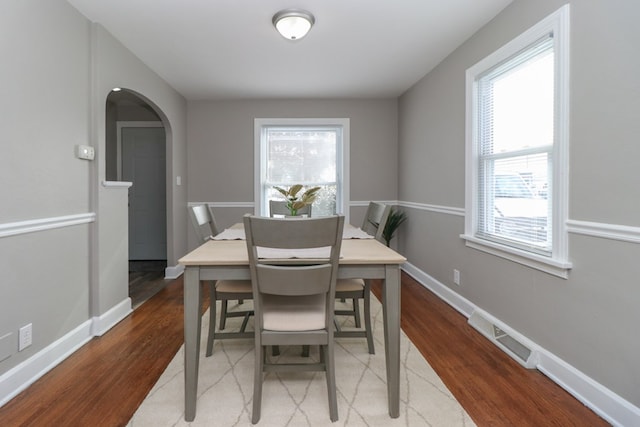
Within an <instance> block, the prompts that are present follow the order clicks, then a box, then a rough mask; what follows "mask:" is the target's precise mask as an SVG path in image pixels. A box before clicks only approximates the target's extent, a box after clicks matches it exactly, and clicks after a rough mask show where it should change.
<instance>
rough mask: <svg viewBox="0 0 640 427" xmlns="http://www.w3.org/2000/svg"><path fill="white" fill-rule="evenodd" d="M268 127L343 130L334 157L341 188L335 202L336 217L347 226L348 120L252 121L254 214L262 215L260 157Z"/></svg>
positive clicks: (264, 119)
mask: <svg viewBox="0 0 640 427" xmlns="http://www.w3.org/2000/svg"><path fill="white" fill-rule="evenodd" d="M267 126H292V127H295V126H331V127H339V128H341V129H342V150H341V151H340V153H337V154H338V156H337V158H336V161H337V163H338V164H337V165H336V174H337V177H336V178H337V182H338V185H342V189H341V191H339V192H338V198H339V200H336V213H339V214H342V215H344V217H345V221H346V222H347V223H348V222H349V202H350V198H349V197H350V195H349V188H350V183H349V164H350V161H349V153H350V120H349V118H256V119H254V126H253V131H254V152H253V153H254V155H253V157H254V201H255V203H254V213H255V215H265V214H266V211H265V212H263V207H264V206H266V204H265V201H264V200H263V199H262V180H263V178H264V176H263V172H264V171H262V168H261V165H262V160H263V158H262V157H263V156H264V155H265V152H264V150H263V149H262V148H263V147H262V131H263V129H264V128H265V127H267Z"/></svg>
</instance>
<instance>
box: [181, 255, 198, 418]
mask: <svg viewBox="0 0 640 427" xmlns="http://www.w3.org/2000/svg"><path fill="white" fill-rule="evenodd" d="M201 307H202V295H201V291H200V269H199V268H198V267H187V268H186V270H185V273H184V419H185V421H193V419H194V418H195V417H196V399H197V395H198V366H199V364H200V328H201V324H200V323H201V318H200V308H201Z"/></svg>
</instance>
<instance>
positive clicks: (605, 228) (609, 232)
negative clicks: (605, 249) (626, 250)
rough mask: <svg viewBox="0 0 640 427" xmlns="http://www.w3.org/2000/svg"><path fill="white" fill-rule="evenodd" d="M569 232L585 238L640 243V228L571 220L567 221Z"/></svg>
mask: <svg viewBox="0 0 640 427" xmlns="http://www.w3.org/2000/svg"><path fill="white" fill-rule="evenodd" d="M567 230H568V231H569V233H574V234H582V235H585V236H591V237H602V238H605V239H611V240H620V241H623V242H630V243H640V227H632V226H628V225H620V224H607V223H602V222H590V221H578V220H572V219H570V220H568V221H567Z"/></svg>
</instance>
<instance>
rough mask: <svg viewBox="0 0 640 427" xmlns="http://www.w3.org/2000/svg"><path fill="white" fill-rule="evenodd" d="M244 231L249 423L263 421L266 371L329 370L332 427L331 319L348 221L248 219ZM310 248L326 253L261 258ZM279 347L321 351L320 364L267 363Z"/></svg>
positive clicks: (335, 410) (334, 410) (334, 413)
mask: <svg viewBox="0 0 640 427" xmlns="http://www.w3.org/2000/svg"><path fill="white" fill-rule="evenodd" d="M244 227H245V234H246V238H247V240H246V243H247V251H248V255H249V267H250V271H251V283H252V286H253V294H254V310H255V318H254V324H255V346H254V347H255V348H254V351H255V371H254V382H253V410H252V417H251V422H252V423H253V424H255V423H257V422H258V421H259V420H260V412H261V406H262V383H263V376H264V372H269V371H272V372H273V371H275V372H281V371H283V370H293V371H318V370H320V371H325V375H326V381H327V393H328V397H329V416H330V419H331V421H332V422H333V421H337V420H338V403H337V397H336V382H335V362H334V353H333V346H334V340H333V332H334V327H333V318H334V306H335V286H336V278H337V274H338V261H339V257H340V247H341V244H342V230H343V227H344V217H343V216H331V217H324V218H303V219H300V220H295V221H293V220H290V219H281V218H263V217H256V216H253V215H245V217H244ZM308 248H316V250H318V248H320V249H319V250H321V251H323V252H325V253H322V254H315V255H313V256H314V258H313V259H311V258H305V257H300V252H298V253H297V256H298V257H297V258H289V257H288V256H287V255H282V254H279V255H269V254H266V253H264V252H262V253H259V251H260V250H262V251H268V250H273V249H276V250H283V249H284V250H292V251H296V250H298V251H299V250H301V249H302V250H304V249H308ZM274 256H277V257H278V258H273V257H274ZM277 345H313V346H316V345H317V346H320V360H319V361H318V362H316V361H312V362H309V361H308V360H307V361H306V362H301V363H286V364H285V363H278V359H279V358H269V356H268V353H267V352H266V351H265V348H266V346H277ZM271 359H273V360H271ZM303 359H306V358H303Z"/></svg>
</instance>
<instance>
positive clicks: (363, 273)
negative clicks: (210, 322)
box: [178, 223, 406, 421]
mask: <svg viewBox="0 0 640 427" xmlns="http://www.w3.org/2000/svg"><path fill="white" fill-rule="evenodd" d="M368 237H369V238H368ZM243 238H244V227H243V225H242V223H239V224H235V225H233V226H232V227H230V228H229V229H226V230H224V231H223V232H222V233H220V235H218V236H212V238H211V239H210V240H208V241H207V242H205V243H203V244H202V245H201V246H199V247H197V248H196V249H194V250H193V251H191V252H189V253H188V254H187V255H185V256H184V257H182V258H181V259H179V260H178V262H179V263H180V265H182V266H184V399H185V415H184V418H185V420H186V421H193V420H194V419H195V416H196V401H197V391H198V368H199V364H200V334H201V321H202V317H201V307H202V287H201V286H200V282H201V281H203V280H250V279H251V277H250V273H249V257H248V254H247V245H246V242H245V241H244V240H243ZM405 261H406V258H405V257H403V256H402V255H400V254H399V253H397V252H396V251H394V250H393V249H390V248H389V247H387V246H385V245H384V244H382V243H380V242H379V241H377V240H375V239H373V238H370V236H366V234H364V232H362V230H360V229H359V228H356V227H354V226H351V225H345V231H344V237H343V241H342V247H341V251H340V260H339V266H338V278H340V279H354V278H360V279H365V280H366V279H381V280H382V307H383V324H384V357H385V364H386V373H387V400H388V406H389V416H390V417H391V418H398V416H399V415H400V266H401V265H402V264H403V263H404V262H405Z"/></svg>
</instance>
